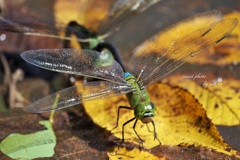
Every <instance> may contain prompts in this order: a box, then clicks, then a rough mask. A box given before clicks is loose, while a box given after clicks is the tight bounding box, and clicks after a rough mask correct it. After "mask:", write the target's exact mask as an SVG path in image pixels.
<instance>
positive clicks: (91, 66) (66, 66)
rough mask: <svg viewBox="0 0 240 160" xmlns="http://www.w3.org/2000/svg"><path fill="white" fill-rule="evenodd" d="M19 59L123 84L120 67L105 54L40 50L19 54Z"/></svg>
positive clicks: (68, 50) (56, 69)
mask: <svg viewBox="0 0 240 160" xmlns="http://www.w3.org/2000/svg"><path fill="white" fill-rule="evenodd" d="M21 57H22V58H23V59H24V60H25V61H27V62H29V63H31V64H33V65H35V66H38V67H41V68H44V69H48V70H51V71H57V72H62V73H68V74H75V75H82V76H86V77H92V78H98V79H104V80H107V81H111V82H113V83H124V84H125V80H124V79H123V74H124V73H123V70H122V67H121V66H120V65H119V64H118V63H117V62H116V61H115V60H113V59H112V61H109V58H108V57H106V56H105V54H101V53H100V52H97V51H93V50H78V49H40V50H30V51H25V52H23V53H21Z"/></svg>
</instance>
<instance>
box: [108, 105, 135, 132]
mask: <svg viewBox="0 0 240 160" xmlns="http://www.w3.org/2000/svg"><path fill="white" fill-rule="evenodd" d="M121 109H128V110H131V109H132V108H131V107H126V106H119V107H118V115H117V122H116V126H115V127H114V128H113V129H112V130H114V129H115V128H117V127H118V121H119V115H120V110H121ZM112 130H111V131H112Z"/></svg>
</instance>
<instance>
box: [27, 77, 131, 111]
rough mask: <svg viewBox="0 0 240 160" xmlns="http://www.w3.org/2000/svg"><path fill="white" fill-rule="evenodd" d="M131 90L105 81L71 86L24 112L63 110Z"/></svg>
mask: <svg viewBox="0 0 240 160" xmlns="http://www.w3.org/2000/svg"><path fill="white" fill-rule="evenodd" d="M130 91H131V88H130V87H128V86H127V85H126V84H116V83H111V82H107V81H94V82H88V83H85V84H81V85H78V86H72V87H69V88H66V89H63V90H61V91H58V92H56V93H54V94H52V95H49V96H47V97H44V98H42V99H39V100H38V101H36V102H34V103H32V104H30V105H29V106H27V108H26V110H27V111H29V112H33V113H41V112H47V111H51V110H58V109H63V108H66V107H70V106H73V105H76V104H80V103H83V102H86V101H90V100H95V99H101V98H106V97H112V96H117V95H121V94H126V93H128V92H130Z"/></svg>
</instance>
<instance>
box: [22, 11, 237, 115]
mask: <svg viewBox="0 0 240 160" xmlns="http://www.w3.org/2000/svg"><path fill="white" fill-rule="evenodd" d="M237 22H238V20H237V19H231V18H228V19H221V13H220V12H218V11H210V12H206V13H202V14H199V15H197V16H194V17H191V18H189V19H186V20H184V21H182V22H180V23H177V24H175V25H173V26H171V27H169V28H167V29H165V30H163V31H162V32H159V33H157V34H156V35H154V36H153V37H151V38H150V39H148V40H147V41H146V42H144V43H143V44H141V45H140V46H138V47H137V48H136V49H135V50H134V52H133V56H132V58H131V59H130V61H129V63H128V71H129V72H130V73H131V74H133V75H134V76H136V77H140V81H141V82H142V83H143V85H144V86H149V85H150V84H152V83H154V82H157V81H159V80H161V79H162V78H164V77H165V76H166V75H168V74H169V73H171V72H172V71H174V70H175V69H176V68H178V67H179V66H181V65H182V64H183V63H184V62H185V61H186V60H187V59H188V58H191V57H194V56H196V55H197V54H198V53H200V52H201V51H202V50H203V49H206V48H207V47H210V46H212V45H214V44H216V43H218V42H220V41H221V40H222V39H224V38H225V37H226V36H228V35H229V34H230V33H231V32H232V30H233V29H234V28H235V27H236V25H237ZM21 56H22V58H23V59H25V60H26V61H27V62H29V63H31V64H33V65H36V66H38V67H41V68H45V69H49V70H52V71H58V72H63V73H71V74H76V75H83V76H87V77H93V78H97V79H102V80H105V81H95V82H89V83H86V84H83V85H78V86H73V87H70V88H66V89H64V90H61V91H59V92H56V93H54V94H52V95H50V96H47V97H45V98H42V99H40V100H38V101H36V102H35V103H33V104H31V105H29V106H28V107H27V110H28V111H30V112H45V111H50V110H56V109H62V108H66V107H69V106H72V105H75V104H79V103H83V102H85V101H89V100H94V99H100V98H105V97H110V96H116V95H121V94H126V93H129V92H131V91H132V89H131V87H129V86H128V84H127V83H126V82H125V80H124V77H123V75H124V72H123V70H122V68H121V67H120V65H119V64H118V63H117V62H116V61H113V62H112V63H111V64H109V65H107V66H102V65H99V64H103V63H104V61H107V60H106V59H104V57H103V56H102V54H101V53H99V52H96V51H91V50H75V49H55V50H45V49H43V50H35V51H26V52H24V53H22V54H21ZM57 96H59V97H60V99H59V101H58V102H57V103H56V104H55V105H54V101H55V98H56V97H57Z"/></svg>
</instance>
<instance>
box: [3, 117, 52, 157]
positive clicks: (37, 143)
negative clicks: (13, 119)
mask: <svg viewBox="0 0 240 160" xmlns="http://www.w3.org/2000/svg"><path fill="white" fill-rule="evenodd" d="M39 123H40V124H42V125H44V126H45V127H46V128H47V130H43V131H38V132H36V133H32V134H25V135H21V134H10V135H9V136H8V137H7V138H5V139H4V140H3V141H2V142H1V143H0V149H1V151H2V152H3V153H4V154H6V155H7V156H9V157H11V158H13V159H34V158H40V157H52V156H53V155H54V147H55V145H56V137H55V134H54V131H53V129H52V126H51V123H50V122H49V121H40V122H39Z"/></svg>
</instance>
